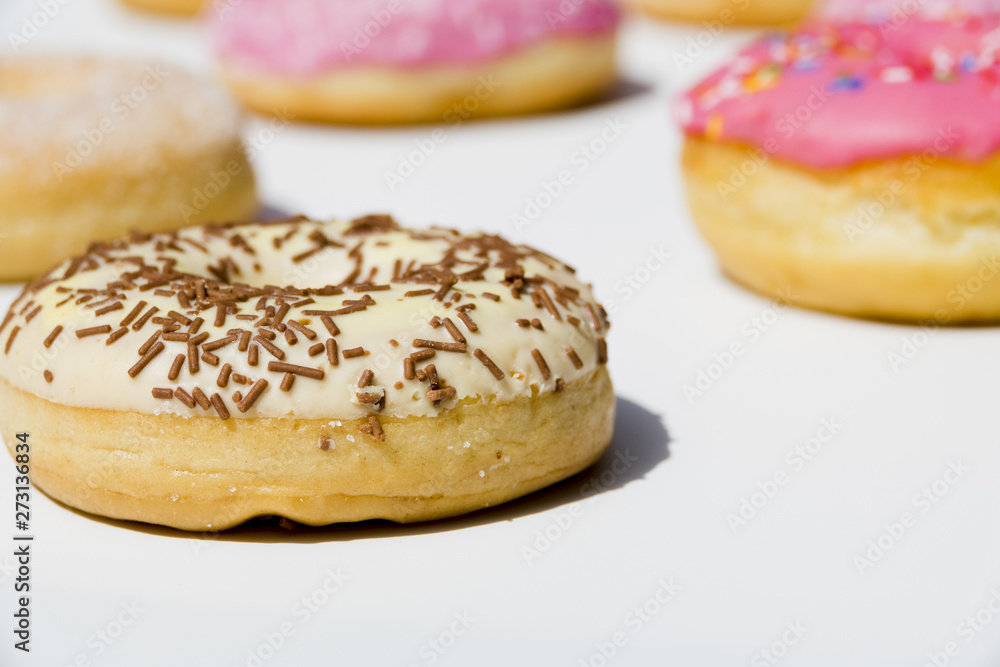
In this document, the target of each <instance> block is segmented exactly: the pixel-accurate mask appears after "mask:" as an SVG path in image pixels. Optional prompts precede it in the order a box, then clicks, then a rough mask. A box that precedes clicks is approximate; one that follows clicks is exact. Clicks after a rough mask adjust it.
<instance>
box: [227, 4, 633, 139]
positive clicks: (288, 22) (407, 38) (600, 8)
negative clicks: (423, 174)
mask: <svg viewBox="0 0 1000 667" xmlns="http://www.w3.org/2000/svg"><path fill="white" fill-rule="evenodd" d="M208 16H209V22H210V33H211V35H212V39H213V42H214V46H215V51H216V53H217V55H218V57H219V59H220V61H221V64H222V69H223V73H224V76H225V78H226V80H227V81H228V83H229V85H230V86H231V88H232V90H233V92H234V93H235V94H236V96H237V97H238V98H240V99H241V100H242V101H243V102H244V104H246V105H247V106H248V107H250V108H252V109H254V110H255V111H259V112H262V113H265V114H272V115H289V116H291V117H294V118H297V119H300V120H312V121H327V122H340V123H362V124H378V123H413V122H455V121H459V122H460V121H461V120H463V119H466V118H473V117H484V116H499V115H508V114H520V113H531V112H539V111H546V110H551V109H557V108H562V107H567V106H572V105H575V104H579V103H582V102H586V101H588V100H591V99H593V98H596V97H598V96H599V95H600V94H601V93H602V92H604V91H605V90H606V89H607V88H608V87H609V86H610V85H611V84H612V83H614V81H615V79H616V76H617V75H616V66H615V35H616V29H617V26H618V23H619V18H620V12H619V10H618V8H617V5H616V4H615V3H614V2H613V1H612V0H449V1H447V2H443V1H440V0H424V1H414V2H404V1H403V0H293V1H278V0H243V1H242V2H240V3H232V4H230V5H219V6H217V7H216V8H215V11H213V12H209V13H208Z"/></svg>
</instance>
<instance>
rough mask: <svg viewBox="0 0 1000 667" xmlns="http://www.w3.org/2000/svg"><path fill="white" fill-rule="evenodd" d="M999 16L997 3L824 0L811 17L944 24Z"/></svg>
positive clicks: (985, 0)
mask: <svg viewBox="0 0 1000 667" xmlns="http://www.w3.org/2000/svg"><path fill="white" fill-rule="evenodd" d="M997 13H1000V0H827V1H826V2H820V3H817V7H816V11H815V13H814V14H813V16H812V17H811V18H812V19H815V20H817V21H829V22H834V23H876V24H878V23H889V24H893V23H895V24H898V23H901V22H903V21H906V20H909V19H911V18H916V19H919V20H922V21H948V20H955V19H960V18H962V17H967V16H986V15H989V14H997Z"/></svg>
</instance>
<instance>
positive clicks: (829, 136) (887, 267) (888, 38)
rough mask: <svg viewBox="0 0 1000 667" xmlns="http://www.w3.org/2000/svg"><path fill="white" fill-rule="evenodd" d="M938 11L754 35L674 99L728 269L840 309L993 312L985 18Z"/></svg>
mask: <svg viewBox="0 0 1000 667" xmlns="http://www.w3.org/2000/svg"><path fill="white" fill-rule="evenodd" d="M950 16H951V18H949V19H948V20H924V19H922V18H920V17H919V16H915V17H913V18H912V19H910V20H906V21H892V22H889V23H880V24H868V23H847V24H827V23H816V24H811V25H809V26H807V27H804V28H802V29H801V30H799V31H796V32H792V33H790V34H780V35H771V36H768V37H766V38H764V39H761V40H760V41H758V42H757V43H755V44H753V45H752V46H750V47H749V48H747V49H746V50H744V51H743V52H742V53H740V54H739V55H738V56H737V57H736V58H734V59H733V60H732V61H731V62H730V63H728V64H727V65H725V66H724V67H722V68H721V69H720V70H718V71H717V72H715V73H714V74H712V75H711V76H710V77H708V78H707V79H706V80H705V81H704V82H702V83H701V84H699V85H698V86H696V87H695V88H694V89H693V90H691V91H690V92H689V93H688V94H687V95H685V96H684V97H683V98H682V99H681V100H680V102H679V104H678V107H677V113H678V116H679V118H680V120H681V122H682V124H683V126H684V129H685V131H686V133H687V139H686V142H685V148H684V156H683V164H684V175H685V179H686V182H687V191H688V198H689V201H690V204H691V208H692V212H693V214H694V217H695V220H696V221H697V223H698V224H699V226H700V227H701V230H702V232H703V234H704V235H705V237H706V238H707V240H708V241H709V243H710V244H711V245H712V247H713V248H714V250H715V251H716V253H717V254H718V257H719V260H720V262H721V264H722V267H723V269H724V270H725V271H726V272H727V273H728V274H729V275H730V276H732V277H734V278H735V279H737V280H739V281H740V282H743V283H745V284H747V285H749V286H750V287H752V288H754V289H756V290H759V291H761V292H764V293H767V294H772V295H773V294H776V293H779V292H780V293H782V294H784V295H785V297H784V298H786V299H788V300H791V301H793V302H795V303H799V304H801V305H805V306H810V307H814V308H820V309H825V310H831V311H836V312H840V313H846V314H852V315H861V316H871V317H879V318H892V319H904V320H921V319H934V320H936V321H938V322H950V323H956V322H975V321H983V320H995V319H997V318H1000V280H993V279H991V278H992V276H994V275H995V273H996V271H997V269H996V267H995V264H994V262H995V259H994V257H995V253H997V252H1000V213H998V212H1000V123H997V122H996V119H997V118H1000V16H997V15H980V16H973V15H966V14H962V13H958V14H952V15H950ZM969 285H972V288H970V287H969Z"/></svg>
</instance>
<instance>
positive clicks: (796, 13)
mask: <svg viewBox="0 0 1000 667" xmlns="http://www.w3.org/2000/svg"><path fill="white" fill-rule="evenodd" d="M623 2H624V3H625V4H626V5H628V6H629V7H631V8H633V9H637V10H639V11H642V12H644V13H646V14H649V15H651V16H655V17H657V18H662V19H669V20H674V21H692V22H697V23H700V22H703V21H716V22H718V23H721V24H722V25H730V24H733V25H776V24H783V23H793V22H795V21H798V20H800V19H802V18H805V16H806V15H807V14H808V13H809V10H811V9H812V7H813V5H814V4H815V1H814V0H704V1H702V2H694V1H692V0H623Z"/></svg>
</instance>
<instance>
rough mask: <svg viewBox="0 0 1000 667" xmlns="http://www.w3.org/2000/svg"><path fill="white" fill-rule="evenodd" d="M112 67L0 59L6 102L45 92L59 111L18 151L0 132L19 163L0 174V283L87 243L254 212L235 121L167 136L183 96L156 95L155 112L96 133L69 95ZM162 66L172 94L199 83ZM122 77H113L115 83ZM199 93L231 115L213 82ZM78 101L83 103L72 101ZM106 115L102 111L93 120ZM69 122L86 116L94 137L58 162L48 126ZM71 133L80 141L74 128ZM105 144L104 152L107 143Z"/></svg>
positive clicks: (62, 151) (181, 110) (95, 62)
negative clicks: (71, 159)
mask: <svg viewBox="0 0 1000 667" xmlns="http://www.w3.org/2000/svg"><path fill="white" fill-rule="evenodd" d="M67 61H69V62H70V63H71V64H70V65H67V64H66V62H67ZM122 67H124V66H122V65H119V64H118V63H117V62H116V61H114V60H102V59H96V58H80V59H72V60H69V59H68V58H61V57H53V58H51V59H49V60H44V59H38V60H26V61H25V62H23V63H22V62H19V61H17V60H14V61H11V62H9V63H5V64H3V65H2V66H0V77H2V79H3V83H4V84H5V85H4V86H3V90H2V91H0V96H2V97H4V98H7V97H9V98H10V99H11V100H15V101H16V100H18V99H19V98H28V99H30V98H33V97H35V96H38V95H40V94H42V93H46V94H50V95H53V98H54V100H55V101H54V102H52V104H53V105H55V106H57V107H58V109H59V111H60V116H59V117H58V118H57V119H55V120H54V121H51V122H54V123H57V124H60V127H59V128H52V130H51V131H50V133H49V134H45V128H44V126H41V130H37V131H38V133H39V135H40V136H38V138H37V139H38V140H37V141H36V142H32V143H31V145H30V146H29V147H28V148H27V149H25V148H23V147H21V146H19V145H18V142H16V141H13V140H11V141H7V140H6V139H7V138H5V140H4V141H2V142H0V143H2V144H3V145H2V146H0V150H3V151H9V152H10V154H11V159H12V160H18V161H19V164H18V166H17V167H14V168H8V167H4V168H3V169H2V178H0V250H2V251H3V261H2V262H0V281H20V280H27V279H30V278H32V277H34V276H35V275H37V274H38V273H41V272H42V271H44V270H45V269H48V268H49V267H51V266H52V265H54V264H56V263H58V262H59V261H60V260H63V259H65V258H67V257H71V256H73V255H78V254H81V253H83V252H84V251H85V250H86V249H87V247H88V246H89V245H90V244H91V243H92V242H94V241H105V240H109V239H113V238H116V237H120V236H125V235H127V234H128V233H129V232H130V231H132V230H135V231H140V232H151V231H162V230H171V229H177V228H179V227H183V226H186V225H195V224H200V223H205V222H209V221H224V220H244V219H247V218H250V217H252V216H253V214H254V213H255V212H256V210H257V193H256V185H255V179H254V174H253V170H252V167H251V165H250V163H249V161H248V159H247V156H246V152H245V151H244V149H243V146H242V143H241V140H240V137H239V133H238V131H237V129H236V128H235V127H231V128H225V130H224V131H219V130H218V129H217V128H216V127H215V126H214V125H208V126H207V127H208V128H209V129H206V131H205V132H204V133H203V134H202V135H198V136H190V135H189V134H187V135H185V136H183V137H179V138H180V139H182V140H177V139H178V137H177V134H176V133H177V131H178V130H177V128H175V127H173V126H172V124H173V123H176V122H177V121H178V119H179V118H182V117H183V116H184V114H186V113H189V111H188V110H186V108H185V106H187V107H190V106H191V104H190V102H187V103H185V101H183V100H182V99H181V100H170V101H169V103H165V102H163V101H162V100H158V102H157V104H158V106H157V107H156V108H157V109H159V110H160V113H159V114H156V115H145V116H141V115H137V114H136V115H132V114H129V115H126V116H124V117H122V120H121V121H120V123H119V124H120V125H122V126H123V127H124V128H125V129H119V128H118V127H117V126H116V125H115V124H111V126H110V127H111V129H110V130H105V131H104V133H102V132H98V131H97V126H96V123H97V121H98V119H100V115H99V114H96V113H95V112H94V111H93V109H89V108H86V105H87V104H88V103H89V102H88V101H84V102H80V101H79V100H78V99H77V97H76V96H78V95H81V94H82V93H81V92H80V90H79V89H88V87H89V86H90V85H91V84H90V81H91V80H92V79H95V80H98V81H99V82H100V80H101V77H115V76H116V75H117V74H118V73H119V72H120V71H121V70H122ZM127 71H129V72H131V70H127ZM168 73H169V75H170V76H174V77H175V78H176V79H177V83H176V84H175V85H176V88H175V89H174V91H175V93H176V94H177V95H181V94H197V93H199V92H202V93H204V92H205V90H206V89H205V86H204V84H197V85H195V84H194V83H193V82H197V81H199V80H198V79H196V78H194V77H191V76H190V75H188V74H186V73H183V72H180V71H177V72H168ZM168 81H170V79H168ZM131 83H134V82H132V81H131V80H128V81H126V82H125V83H123V84H122V86H123V89H127V87H128V85H127V84H129V85H130V84H131ZM95 85H98V86H99V85H105V84H102V83H98V84H95ZM136 88H139V86H138V85H137V86H136ZM97 89H98V90H100V88H97ZM209 90H210V91H211V92H212V93H213V94H214V95H217V96H218V97H219V99H224V100H225V103H226V106H227V107H228V108H229V110H230V113H232V115H233V117H234V118H235V117H236V113H237V112H236V108H235V106H234V105H233V104H232V102H231V101H230V100H228V98H226V97H225V93H224V91H222V90H217V89H216V88H215V87H214V86H213V87H210V88H209ZM192 91H194V92H193V93H192ZM79 104H84V107H85V108H84V109H82V110H80V109H79V108H78V107H77V106H74V105H79ZM112 108H113V107H112ZM210 108H214V107H210ZM88 114H89V115H91V116H93V118H89V117H88ZM81 115H82V118H80V116H81ZM113 116H114V114H113V113H109V114H107V115H106V116H105V117H104V120H103V121H102V123H103V122H110V120H109V119H110V118H111V117H113ZM78 121H91V122H93V123H94V124H95V125H94V126H93V127H90V128H89V130H90V131H92V132H94V133H95V134H97V135H98V137H99V138H100V139H99V141H98V142H97V144H96V148H95V147H94V145H93V144H91V150H93V154H92V156H93V157H92V159H89V160H87V161H86V162H85V163H84V164H81V165H77V166H74V165H68V166H67V164H64V163H67V162H68V160H67V159H66V158H65V157H64V156H65V155H66V151H68V150H69V149H71V148H72V146H68V145H63V144H62V143H60V141H61V140H60V139H57V138H55V137H57V136H59V132H57V131H56V130H57V129H58V130H61V129H62V128H63V127H64V125H63V124H65V126H67V127H69V128H72V127H73V126H74V124H76V123H78ZM202 124H205V123H204V121H202ZM100 127H102V128H103V127H104V125H103V124H102V125H101V126H100ZM171 132H173V133H174V134H171ZM32 134H33V133H32ZM78 137H79V138H80V139H81V140H83V139H87V137H86V135H84V134H83V133H82V132H81V133H80V134H79V135H78ZM88 141H92V140H89V139H88ZM21 143H23V142H21ZM81 143H85V142H81ZM112 143H114V146H113V150H112V149H109V148H108V145H109V144H112Z"/></svg>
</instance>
